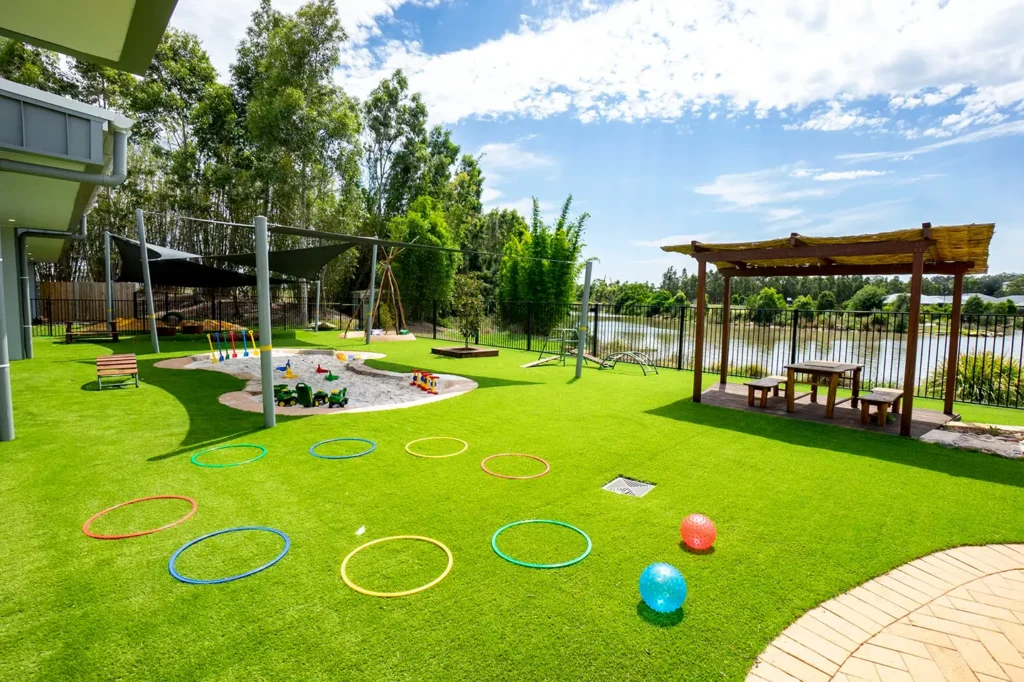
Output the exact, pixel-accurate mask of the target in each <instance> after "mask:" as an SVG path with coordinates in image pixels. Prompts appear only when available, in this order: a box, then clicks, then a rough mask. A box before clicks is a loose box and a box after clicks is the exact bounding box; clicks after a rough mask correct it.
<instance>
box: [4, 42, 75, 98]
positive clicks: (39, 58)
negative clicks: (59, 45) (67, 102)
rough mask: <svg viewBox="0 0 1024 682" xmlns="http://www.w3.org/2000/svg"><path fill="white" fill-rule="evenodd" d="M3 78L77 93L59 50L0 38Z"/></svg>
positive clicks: (30, 85)
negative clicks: (63, 66)
mask: <svg viewBox="0 0 1024 682" xmlns="http://www.w3.org/2000/svg"><path fill="white" fill-rule="evenodd" d="M0 78H6V79H7V80H11V81H14V82H15V83H21V84H22V85H28V86H29V87H33V88H37V89H39V90H44V91H46V92H52V93H55V94H58V95H65V96H67V97H74V96H76V95H77V88H76V87H75V83H74V82H73V81H72V80H71V79H70V78H69V77H68V75H67V74H66V73H64V71H63V70H62V69H61V66H60V57H58V56H57V53H56V52H51V51H49V50H43V49H41V48H38V47H32V46H30V45H26V44H25V43H22V42H19V41H17V40H11V39H10V38H0Z"/></svg>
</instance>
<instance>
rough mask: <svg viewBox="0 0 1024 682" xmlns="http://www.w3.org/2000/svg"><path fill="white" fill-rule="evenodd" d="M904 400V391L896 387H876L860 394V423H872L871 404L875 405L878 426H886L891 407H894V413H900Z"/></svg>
mask: <svg viewBox="0 0 1024 682" xmlns="http://www.w3.org/2000/svg"><path fill="white" fill-rule="evenodd" d="M902 401H903V391H901V390H899V389H894V388H876V389H874V390H872V391H871V393H868V394H867V395H862V396H860V423H861V424H870V423H871V406H872V405H874V406H875V408H876V415H877V416H876V420H877V424H878V426H885V424H886V419H888V413H889V408H890V407H891V408H892V413H893V414H899V413H900V403H902Z"/></svg>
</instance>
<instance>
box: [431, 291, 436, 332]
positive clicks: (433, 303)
mask: <svg viewBox="0 0 1024 682" xmlns="http://www.w3.org/2000/svg"><path fill="white" fill-rule="evenodd" d="M431 304H432V305H433V306H434V340H435V341H436V340H437V299H436V298H435V299H434V300H433V301H431Z"/></svg>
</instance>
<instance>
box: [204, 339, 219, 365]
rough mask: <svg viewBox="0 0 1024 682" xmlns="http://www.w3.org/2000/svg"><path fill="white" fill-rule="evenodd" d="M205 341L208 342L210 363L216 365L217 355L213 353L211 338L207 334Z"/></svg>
mask: <svg viewBox="0 0 1024 682" xmlns="http://www.w3.org/2000/svg"><path fill="white" fill-rule="evenodd" d="M206 340H207V341H209V342H210V362H212V363H213V364H215V365H216V364H217V354H216V353H214V352H213V338H211V336H210V335H209V334H207V335H206Z"/></svg>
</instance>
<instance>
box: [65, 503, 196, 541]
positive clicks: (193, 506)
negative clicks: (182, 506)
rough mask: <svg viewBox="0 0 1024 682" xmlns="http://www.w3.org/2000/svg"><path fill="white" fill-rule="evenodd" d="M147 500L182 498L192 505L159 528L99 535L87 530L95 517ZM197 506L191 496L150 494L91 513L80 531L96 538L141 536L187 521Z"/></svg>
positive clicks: (122, 538)
mask: <svg viewBox="0 0 1024 682" xmlns="http://www.w3.org/2000/svg"><path fill="white" fill-rule="evenodd" d="M147 500H184V501H185V502H188V503H190V504H191V505H192V509H191V510H190V511H189V513H188V514H185V515H184V516H182V517H181V518H180V519H178V520H177V521H173V522H171V523H168V524H167V525H165V526H160V527H159V528H150V529H149V530H140V531H137V532H135V533H120V534H118V535H99V534H97V533H93V532H92V531H90V530H89V526H91V525H92V522H93V521H95V520H96V519H98V518H100V517H101V516H103V515H105V514H108V513H110V512H112V511H114V510H115V509H120V508H121V507H127V506H128V505H130V504H136V503H138V502H145V501H147ZM198 508H199V505H198V504H196V501H195V500H193V499H192V498H191V497H184V496H182V495H150V496H149V497H140V498H138V499H137V500H128V501H127V502H122V503H121V504H115V505H114V506H113V507H108V508H107V509H104V510H103V511H101V512H99V513H98V514H93V515H92V516H91V517H90V518H89V520H88V521H86V522H85V525H83V526H82V532H83V533H85V534H86V535H88V536H89V537H91V538H95V539H97V540H124V539H125V538H137V537H139V536H142V535H152V534H153V533H159V532H160V531H162V530H167V529H168V528H173V527H174V526H177V525H178V524H179V523H184V522H185V521H188V520H189V519H190V518H192V515H193V514H195V513H196V509H198Z"/></svg>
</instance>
